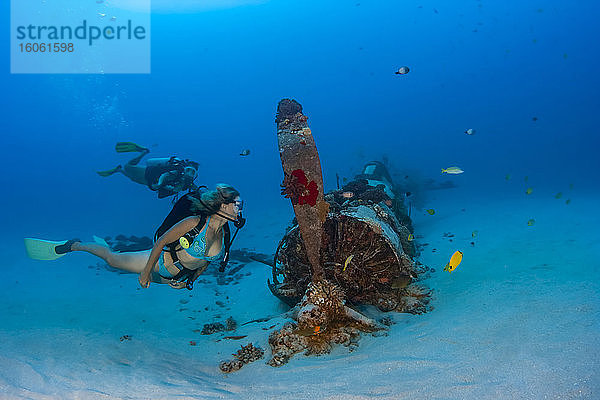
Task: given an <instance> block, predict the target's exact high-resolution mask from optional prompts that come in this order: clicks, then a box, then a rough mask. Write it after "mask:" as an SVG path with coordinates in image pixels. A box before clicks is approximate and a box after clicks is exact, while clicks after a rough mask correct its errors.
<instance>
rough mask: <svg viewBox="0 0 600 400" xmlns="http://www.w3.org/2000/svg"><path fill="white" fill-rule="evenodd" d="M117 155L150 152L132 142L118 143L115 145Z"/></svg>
mask: <svg viewBox="0 0 600 400" xmlns="http://www.w3.org/2000/svg"><path fill="white" fill-rule="evenodd" d="M115 150H116V151H117V153H133V152H140V153H142V152H149V151H150V150H149V149H147V148H145V147H142V146H140V145H138V144H135V143H133V142H118V143H117V144H116V145H115Z"/></svg>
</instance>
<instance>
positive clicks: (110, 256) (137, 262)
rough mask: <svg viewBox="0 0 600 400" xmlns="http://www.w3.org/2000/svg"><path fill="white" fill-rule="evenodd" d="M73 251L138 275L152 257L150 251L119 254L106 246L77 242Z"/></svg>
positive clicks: (72, 246) (72, 248) (72, 247)
mask: <svg viewBox="0 0 600 400" xmlns="http://www.w3.org/2000/svg"><path fill="white" fill-rule="evenodd" d="M71 251H85V252H87V253H90V254H93V255H95V256H98V257H100V258H101V259H103V260H104V261H106V263H107V264H108V265H110V266H111V267H113V268H118V269H121V270H123V271H128V272H133V273H136V274H139V273H140V272H142V271H143V270H144V267H145V266H146V262H148V258H149V257H150V250H143V251H129V252H124V253H117V252H114V251H112V250H111V249H109V248H108V247H106V246H102V245H99V244H96V243H81V242H75V243H73V245H71Z"/></svg>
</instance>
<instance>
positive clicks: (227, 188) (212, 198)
mask: <svg viewBox="0 0 600 400" xmlns="http://www.w3.org/2000/svg"><path fill="white" fill-rule="evenodd" d="M239 195H240V192H238V191H237V190H235V188H234V187H233V186H231V185H227V184H226V183H219V184H218V185H217V187H216V188H215V190H208V191H206V192H204V193H202V195H201V196H200V200H201V201H198V200H196V199H194V198H192V207H191V208H192V211H193V212H195V213H197V214H206V215H213V214H216V213H217V212H218V211H219V210H220V209H221V204H230V203H233V202H234V201H235V198H236V197H238V196H239Z"/></svg>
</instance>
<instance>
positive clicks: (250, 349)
mask: <svg viewBox="0 0 600 400" xmlns="http://www.w3.org/2000/svg"><path fill="white" fill-rule="evenodd" d="M264 354H265V351H264V350H263V349H261V348H260V347H255V346H254V345H253V344H252V343H250V344H248V345H246V346H242V348H241V349H239V350H238V351H237V352H236V353H235V354H232V355H233V357H234V359H233V360H229V361H223V362H221V364H219V368H220V369H221V371H223V372H233V371H237V370H239V369H240V368H242V367H243V366H244V365H245V364H249V363H251V362H254V361H256V360H260V359H261V358H263V356H264Z"/></svg>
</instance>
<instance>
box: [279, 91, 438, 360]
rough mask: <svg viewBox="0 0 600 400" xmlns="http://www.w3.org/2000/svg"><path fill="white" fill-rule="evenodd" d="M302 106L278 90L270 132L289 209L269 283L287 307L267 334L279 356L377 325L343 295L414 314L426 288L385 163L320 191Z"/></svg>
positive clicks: (421, 308) (353, 340) (350, 340)
mask: <svg viewBox="0 0 600 400" xmlns="http://www.w3.org/2000/svg"><path fill="white" fill-rule="evenodd" d="M307 121H308V118H307V117H306V116H305V115H304V114H303V113H302V106H301V105H300V104H299V103H297V102H296V101H294V100H289V99H284V100H282V101H281V102H280V103H279V106H278V110H277V117H276V123H277V138H278V143H279V153H280V156H281V162H282V166H283V171H284V180H283V183H282V185H281V186H282V190H281V193H282V195H284V196H285V197H287V198H289V199H290V200H291V202H292V205H293V207H294V213H295V215H296V218H295V223H294V224H293V226H292V227H290V228H289V229H288V231H287V233H286V234H285V236H284V237H283V239H282V240H281V242H280V243H279V246H278V248H277V251H276V254H275V262H274V266H273V282H272V283H271V282H268V284H269V288H270V289H271V292H272V293H273V294H274V295H275V296H277V297H278V298H279V299H281V300H282V301H284V302H286V303H287V304H289V305H290V306H292V307H293V309H292V312H291V315H292V317H293V319H294V320H295V321H296V322H288V323H286V324H285V325H284V326H283V328H282V329H281V330H279V331H274V332H272V333H271V335H270V337H269V344H270V346H271V350H272V358H271V359H270V360H269V361H268V364H269V365H272V366H280V365H283V364H285V363H286V362H287V361H288V360H289V359H290V357H292V356H293V355H294V354H296V353H299V352H303V351H304V352H305V354H307V355H308V354H323V353H328V352H329V351H330V350H331V346H332V345H333V344H341V345H345V346H348V347H349V348H350V349H351V350H352V349H354V348H355V347H356V346H357V342H358V338H359V337H360V332H374V331H377V330H382V329H385V326H384V325H382V324H380V323H378V322H376V321H375V320H373V319H370V318H367V317H366V316H364V315H363V314H361V313H359V312H358V311H356V310H355V309H353V308H350V307H349V306H348V305H349V304H350V305H352V306H360V305H374V306H376V307H378V308H379V309H380V310H382V311H397V312H407V313H412V314H421V313H424V312H427V311H429V310H430V309H431V306H430V305H429V301H430V297H431V291H430V290H429V289H428V288H427V287H425V286H423V285H420V284H418V281H419V280H421V279H422V278H424V277H425V275H426V273H427V272H428V268H427V267H426V266H424V265H422V264H420V263H418V262H415V261H414V260H413V258H414V257H415V255H416V249H415V246H414V244H413V242H411V241H410V240H409V236H410V235H411V233H412V230H413V229H412V224H411V220H410V218H409V216H408V212H407V209H406V207H405V205H404V203H403V200H402V196H399V195H398V194H397V193H396V190H395V187H394V185H393V184H392V180H391V178H390V177H389V174H388V173H387V170H386V168H385V166H384V165H383V164H381V163H378V162H372V163H369V164H367V165H366V166H365V169H364V170H363V173H362V174H360V175H358V176H357V177H356V178H355V180H353V181H351V182H349V183H347V184H346V185H345V186H344V187H343V188H341V189H338V190H336V191H333V192H331V193H328V194H324V192H323V178H322V173H321V165H320V161H319V155H318V152H317V148H316V145H315V141H314V138H313V136H312V133H311V130H310V129H309V128H308V124H307Z"/></svg>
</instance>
